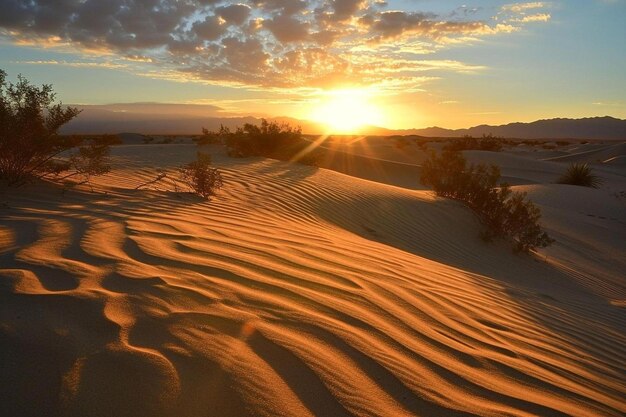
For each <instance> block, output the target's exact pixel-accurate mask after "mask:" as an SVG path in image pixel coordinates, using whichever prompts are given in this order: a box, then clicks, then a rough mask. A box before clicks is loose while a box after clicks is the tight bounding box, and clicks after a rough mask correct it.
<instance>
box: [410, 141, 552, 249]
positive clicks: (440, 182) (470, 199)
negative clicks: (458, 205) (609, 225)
mask: <svg viewBox="0 0 626 417" xmlns="http://www.w3.org/2000/svg"><path fill="white" fill-rule="evenodd" d="M499 180H500V169H499V168H498V167H497V166H495V165H486V164H478V165H469V166H467V163H466V161H465V158H464V157H463V155H461V153H460V152H459V151H456V150H451V149H447V150H444V151H443V152H442V154H441V155H437V154H436V153H435V152H431V155H430V157H429V159H427V160H426V161H425V162H424V164H423V166H422V172H421V182H422V184H424V185H426V186H430V187H432V188H433V190H434V191H435V193H436V194H437V195H439V196H442V197H447V198H452V199H455V200H458V201H461V202H463V203H464V204H465V205H467V206H468V207H469V208H470V209H472V210H473V211H474V213H476V215H477V216H478V218H479V219H480V221H481V222H482V223H483V225H485V230H484V231H483V232H481V237H482V238H483V239H484V240H487V241H490V240H493V239H495V238H509V239H511V240H512V241H513V245H514V249H515V250H516V251H521V252H530V251H531V250H533V249H536V248H539V247H546V246H548V245H550V244H551V243H552V242H554V240H553V239H552V238H550V236H548V234H547V233H546V232H544V231H543V230H542V229H541V226H540V225H539V219H540V217H541V212H540V210H539V208H538V207H537V206H535V205H534V204H533V203H532V202H531V201H528V200H526V194H525V193H518V192H513V191H512V190H511V188H510V187H509V186H508V185H507V184H498V182H499Z"/></svg>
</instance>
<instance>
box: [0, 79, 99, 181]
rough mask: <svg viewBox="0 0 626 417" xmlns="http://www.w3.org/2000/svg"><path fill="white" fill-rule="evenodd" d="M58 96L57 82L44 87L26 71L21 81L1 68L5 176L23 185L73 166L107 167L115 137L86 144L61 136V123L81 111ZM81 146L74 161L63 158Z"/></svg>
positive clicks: (0, 158)
mask: <svg viewBox="0 0 626 417" xmlns="http://www.w3.org/2000/svg"><path fill="white" fill-rule="evenodd" d="M54 100H55V94H54V92H53V91H52V86H50V85H43V86H41V88H38V87H36V86H34V85H31V84H30V83H29V82H28V81H27V80H26V79H25V78H24V77H22V76H21V75H20V76H18V82H17V84H13V83H9V82H7V81H6V72H4V71H2V70H0V180H5V181H7V182H8V184H9V185H21V184H23V183H25V182H27V181H28V180H31V179H37V178H45V177H49V176H53V175H59V174H60V173H61V172H63V171H66V170H68V169H74V170H77V171H80V172H81V173H83V174H88V175H99V174H101V173H103V172H104V171H106V169H105V167H106V165H104V159H105V157H106V156H107V155H108V144H109V142H107V141H104V142H102V141H101V142H98V141H96V140H92V141H91V143H90V144H88V145H86V146H85V147H80V146H81V145H82V144H83V143H84V142H85V141H84V139H82V138H79V137H77V136H61V135H59V134H58V130H59V128H60V127H61V126H63V125H64V124H66V123H67V122H69V121H70V120H72V119H73V118H75V117H76V116H77V115H78V114H79V113H80V111H79V110H78V109H76V108H74V107H64V106H63V105H62V104H61V103H58V104H53V103H54ZM79 147H80V148H79ZM76 148H78V151H77V153H76V154H75V155H74V156H70V158H69V160H68V159H62V158H59V157H60V156H61V155H62V154H63V153H67V151H70V150H71V149H76ZM66 156H67V155H66ZM71 175H74V174H70V176H71Z"/></svg>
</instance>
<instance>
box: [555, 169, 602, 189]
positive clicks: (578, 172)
mask: <svg viewBox="0 0 626 417" xmlns="http://www.w3.org/2000/svg"><path fill="white" fill-rule="evenodd" d="M557 182H558V183H559V184H569V185H579V186H582V187H591V188H598V187H600V186H601V185H602V178H600V177H598V176H597V175H595V174H594V173H593V170H592V169H591V167H590V166H589V165H588V164H577V163H573V164H571V165H570V166H569V167H567V170H566V171H565V173H564V174H563V175H562V176H561V178H559V180H558V181H557Z"/></svg>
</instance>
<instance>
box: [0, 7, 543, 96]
mask: <svg viewBox="0 0 626 417" xmlns="http://www.w3.org/2000/svg"><path fill="white" fill-rule="evenodd" d="M0 4H1V8H2V13H1V14H0V36H1V37H4V38H7V39H10V40H12V41H13V42H16V43H21V44H30V45H33V46H37V45H38V46H40V47H51V46H52V47H54V46H56V47H64V48H73V49H74V50H79V51H83V52H85V54H100V55H103V54H106V56H111V57H114V58H115V57H117V58H119V59H120V60H122V62H123V63H121V64H118V65H129V66H132V65H137V66H138V67H137V68H138V69H137V73H139V74H142V75H145V76H150V77H155V78H163V79H172V80H177V81H194V82H207V83H219V84H222V85H233V86H244V87H247V88H265V89H273V88H302V89H314V88H331V87H332V86H336V85H340V84H341V85H376V86H380V88H386V89H390V90H393V89H396V88H409V89H410V88H415V89H418V88H420V86H421V85H422V84H423V83H424V82H427V81H429V80H432V79H434V78H436V77H438V76H440V74H439V73H441V72H442V71H444V72H445V71H455V72H476V71H481V70H482V69H483V68H482V67H480V66H479V65H468V64H464V63H457V62H453V61H441V60H440V61H426V60H423V59H416V57H417V56H418V55H423V54H426V53H430V52H433V51H435V50H438V49H440V48H444V47H446V46H447V45H450V44H453V43H455V44H462V43H466V42H468V41H472V40H475V39H477V38H480V37H484V36H493V35H497V34H503V33H510V32H513V31H516V30H518V29H519V27H520V26H521V25H523V24H525V23H529V22H537V21H546V20H548V19H549V15H548V14H545V13H542V12H540V10H539V9H541V8H543V7H545V5H546V3H543V2H532V3H515V4H510V5H506V6H504V7H503V8H502V10H501V12H502V13H504V12H506V13H508V14H511V16H509V17H508V20H502V21H497V22H487V21H481V20H475V17H474V15H475V12H476V10H474V9H469V8H460V9H457V10H453V11H451V13H449V14H447V15H438V14H434V13H429V12H408V11H396V10H388V9H387V7H388V5H387V3H386V2H385V1H380V0H239V1H228V0H107V1H104V0H29V1H23V0H0ZM529 10H531V11H534V13H533V14H531V15H526V14H525V13H526V12H527V11H529ZM86 56H87V55H86ZM114 60H115V59H112V60H111V61H114ZM85 61H89V59H85ZM93 64H94V66H95V65H98V66H105V65H107V64H96V63H95V62H94V63H93ZM47 65H67V66H71V65H76V66H77V65H80V63H71V62H58V63H56V64H52V63H51V62H49V63H48V64H47ZM83 65H89V62H84V63H83ZM425 71H428V72H437V73H438V74H436V75H429V76H425V75H424V72H425Z"/></svg>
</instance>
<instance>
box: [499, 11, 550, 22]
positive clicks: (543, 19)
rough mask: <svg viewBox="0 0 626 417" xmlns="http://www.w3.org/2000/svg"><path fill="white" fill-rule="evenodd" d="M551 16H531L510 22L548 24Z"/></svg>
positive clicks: (543, 14)
mask: <svg viewBox="0 0 626 417" xmlns="http://www.w3.org/2000/svg"><path fill="white" fill-rule="evenodd" d="M550 18H551V16H550V15H549V14H548V13H537V14H531V15H528V16H524V17H519V18H514V19H511V20H509V22H519V23H530V22H547V21H548V20H550Z"/></svg>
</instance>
